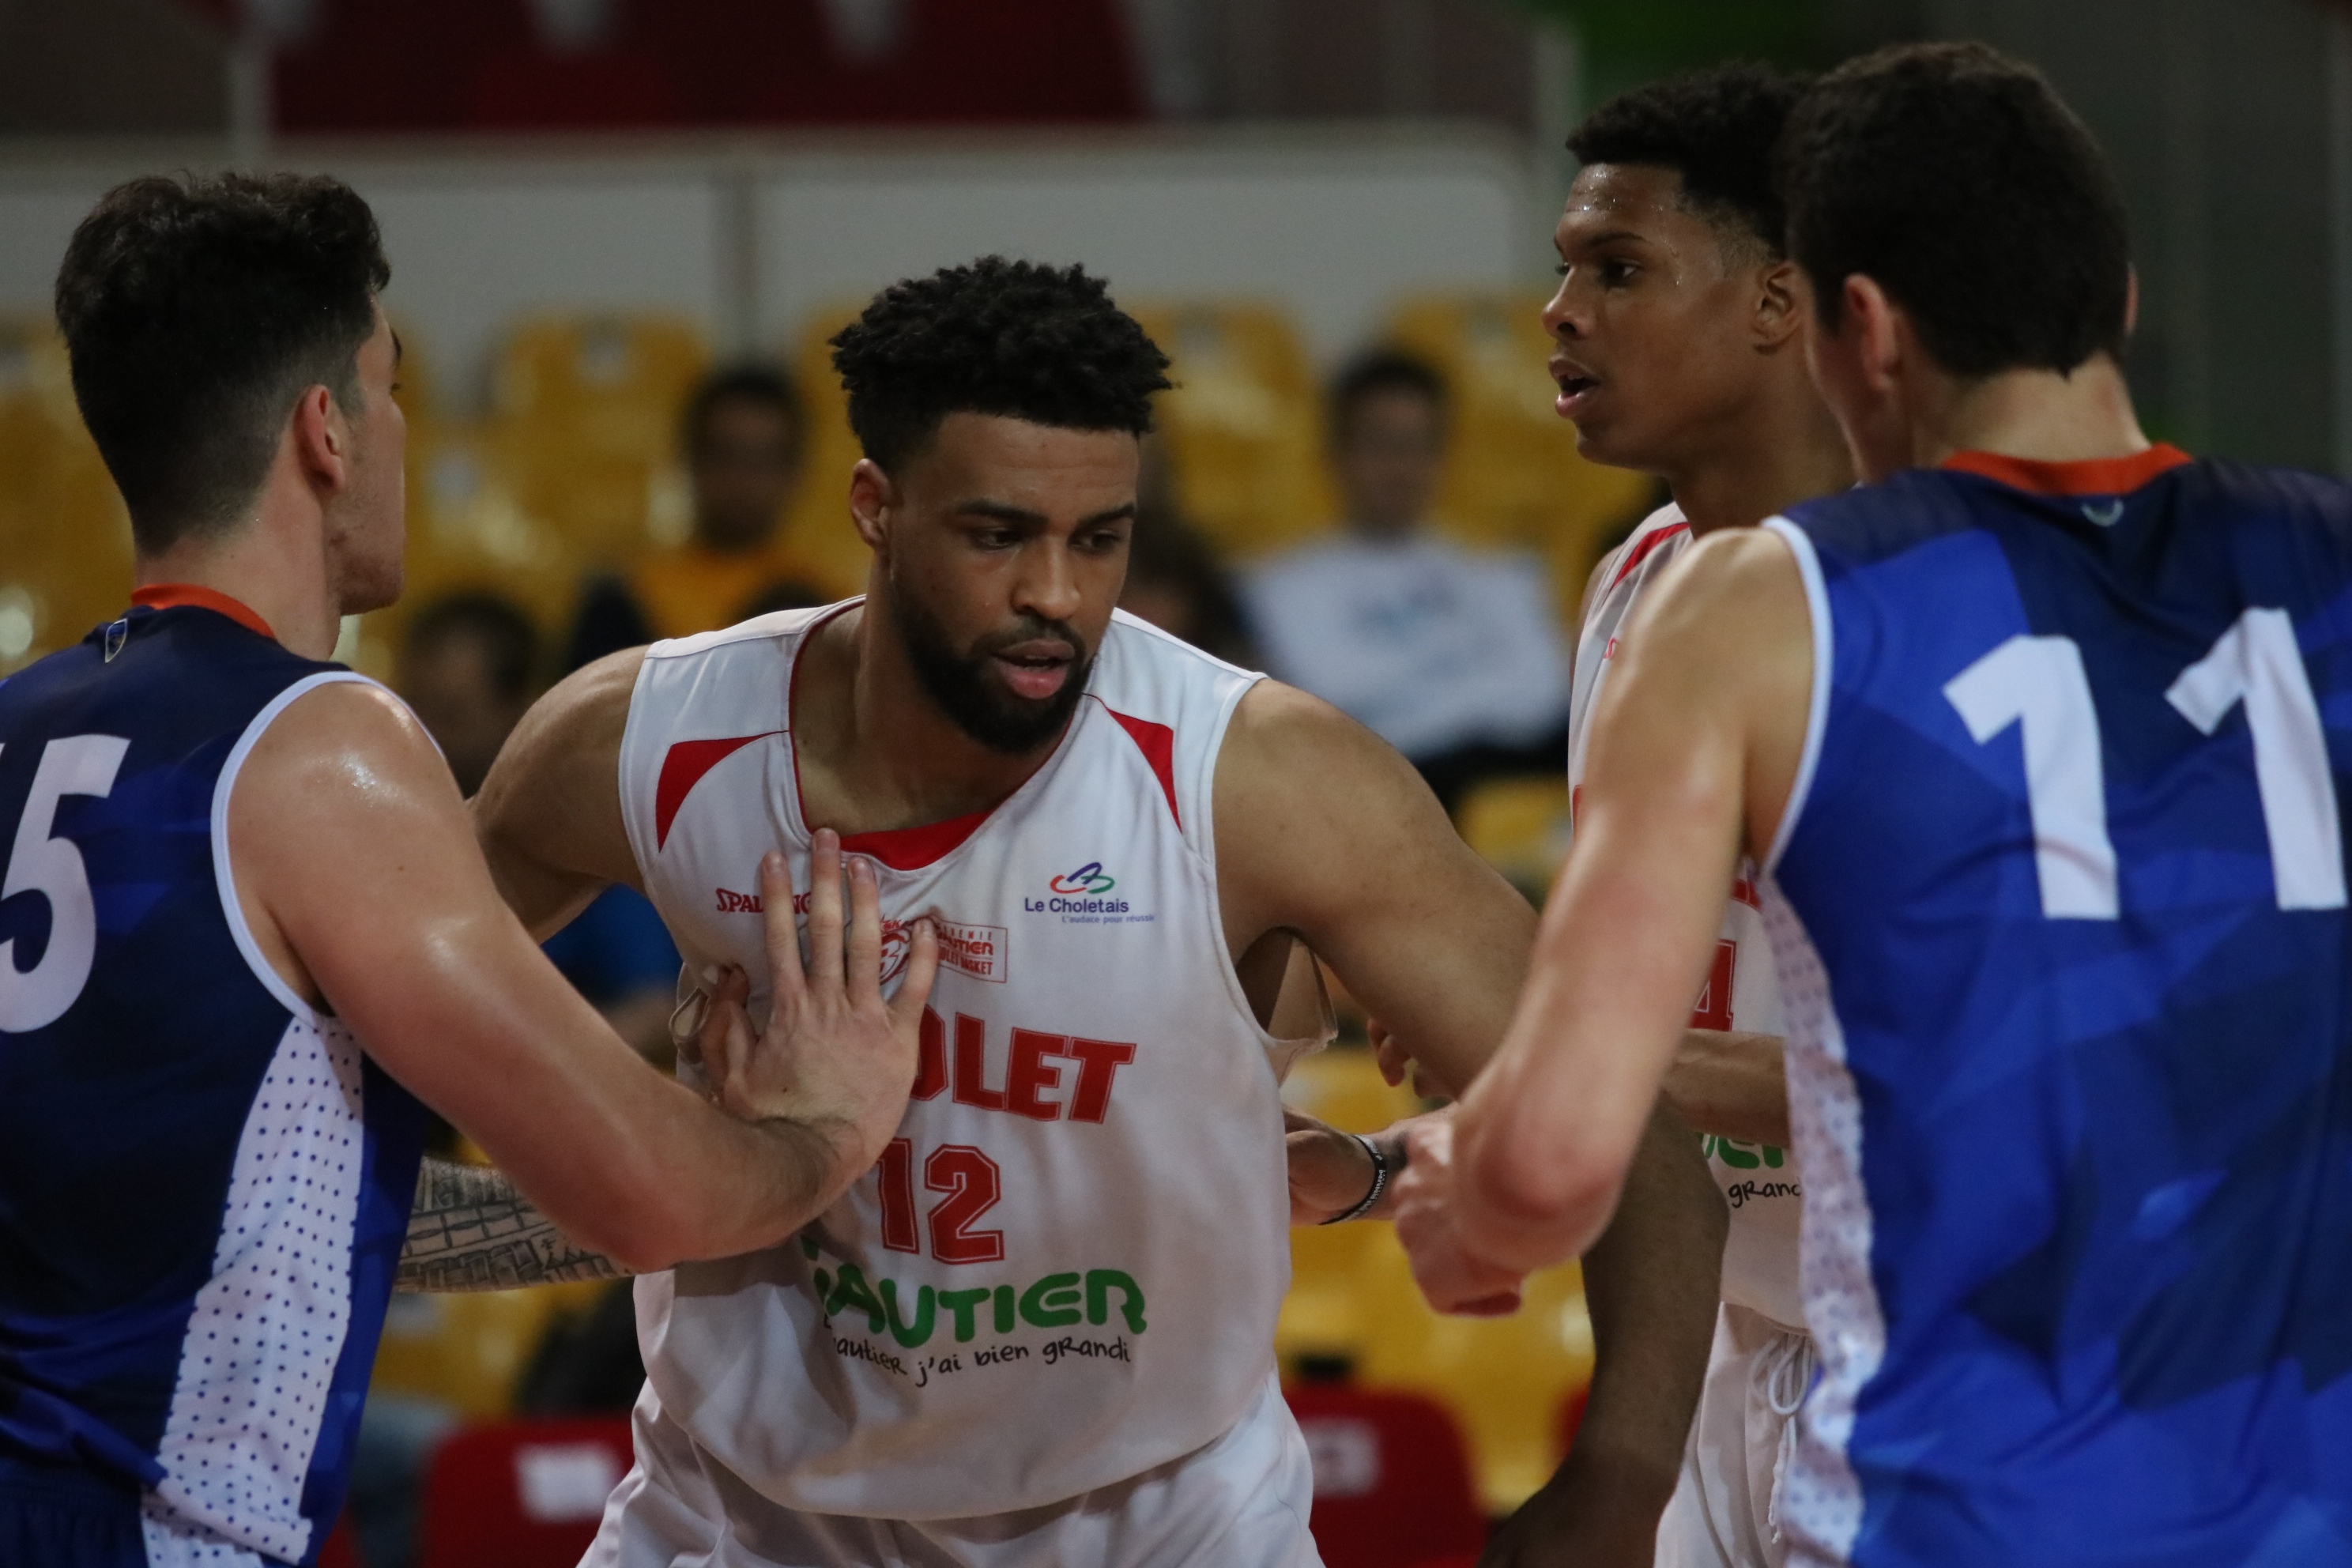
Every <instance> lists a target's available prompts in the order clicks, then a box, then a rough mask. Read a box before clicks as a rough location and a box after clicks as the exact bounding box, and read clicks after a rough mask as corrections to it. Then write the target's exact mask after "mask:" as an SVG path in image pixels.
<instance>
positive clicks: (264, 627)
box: [131, 583, 278, 642]
mask: <svg viewBox="0 0 2352 1568" xmlns="http://www.w3.org/2000/svg"><path fill="white" fill-rule="evenodd" d="M131 603H132V604H134V605H139V606H140V607H141V608H142V609H148V610H173V609H178V608H180V607H181V606H182V605H191V606H193V607H194V608H196V609H199V610H210V611H212V612H213V613H214V614H215V615H221V616H227V617H228V618H229V619H230V620H232V621H235V622H236V624H237V625H238V626H243V627H244V628H245V629H246V630H247V631H249V632H259V633H260V634H261V635H262V636H263V637H268V639H269V640H270V641H271V642H276V641H277V640H278V634H277V633H276V632H273V631H271V630H270V629H269V623H268V621H265V620H263V619H262V618H261V617H260V616H257V615H256V614H254V613H253V610H252V608H251V607H250V606H248V605H246V604H245V603H244V602H243V601H241V600H237V599H232V598H230V597H229V596H228V595H226V594H224V593H222V592H220V591H219V590H218V589H216V588H207V587H205V586H203V585H202V584H195V583H150V584H147V586H145V587H144V588H137V589H133V590H132V591H131Z"/></svg>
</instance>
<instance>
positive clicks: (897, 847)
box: [784, 598, 1069, 871]
mask: <svg viewBox="0 0 2352 1568" xmlns="http://www.w3.org/2000/svg"><path fill="white" fill-rule="evenodd" d="M865 602H866V601H865V600H864V599H862V598H857V599H848V600H845V601H843V602H842V603H841V604H839V605H835V606H834V608H833V609H832V611H831V612H830V613H828V614H826V615H823V616H818V617H817V618H816V619H815V620H814V621H812V622H811V623H810V624H809V626H808V627H807V629H806V630H804V631H803V632H802V633H801V640H800V641H799V643H798V644H796V645H795V646H794V647H793V667H792V668H791V669H790V670H789V671H787V672H786V673H785V676H784V722H785V724H786V725H787V726H790V725H791V723H792V722H793V713H794V712H795V711H797V710H799V708H800V700H801V655H803V654H804V653H806V652H807V651H808V646H809V644H810V643H812V642H814V640H815V639H816V634H817V632H818V631H819V630H820V629H821V628H823V627H824V626H825V625H827V624H828V623H829V622H831V621H832V620H833V619H834V617H835V616H841V615H845V614H846V613H848V612H849V611H851V610H854V609H856V607H857V606H858V605H862V604H864V603H865ZM1068 736H1069V730H1068V728H1067V726H1065V727H1064V729H1063V731H1062V738H1063V739H1065V740H1066V739H1067V738H1068ZM1061 745H1062V742H1061V741H1060V740H1057V741H1055V742H1054V751H1053V752H1046V753H1045V757H1044V758H1041V759H1040V760H1039V762H1038V764H1037V765H1038V767H1044V766H1045V763H1047V762H1050V761H1051V760H1052V759H1053V756H1054V752H1058V751H1060V750H1061ZM792 758H793V813H794V815H795V816H798V817H799V818H800V819H801V832H802V833H803V836H810V835H809V826H808V813H807V811H806V810H804V809H803V807H802V805H801V802H802V801H803V799H804V798H805V797H804V796H803V795H802V793H801V749H800V745H799V743H798V742H794V743H793V749H792ZM1036 776H1037V775H1036V772H1035V770H1034V769H1032V770H1031V772H1030V774H1029V777H1030V778H1034V777H1036ZM1028 782H1029V779H1025V778H1024V779H1023V780H1022V781H1021V784H1015V785H1013V788H1012V789H1011V790H1010V791H1008V792H1007V793H1006V795H1005V796H1004V799H1005V800H1011V799H1012V798H1013V795H1018V794H1019V793H1020V792H1021V787H1022V784H1027V783H1028ZM1003 804H1004V801H999V802H997V805H1003ZM995 810H996V806H994V805H992V806H990V807H989V808H988V809H987V810H986V811H975V812H972V813H971V814H970V815H969V816H950V817H949V818H948V819H947V820H946V821H944V822H926V823H922V824H920V825H919V826H914V827H885V828H879V829H877V830H876V831H874V832H871V833H849V834H844V835H843V836H842V840H841V847H842V852H843V853H845V854H848V855H870V856H872V857H873V858H875V859H877V860H879V861H881V862H882V864H884V865H885V866H887V867H889V868H890V869H892V870H893V871H919V870H921V869H922V868H924V867H926V866H928V865H929V864H930V863H931V862H933V861H934V860H941V859H944V858H947V857H948V856H950V855H951V854H953V853H954V852H955V851H956V849H957V848H959V847H961V845H962V843H963V841H964V840H965V839H967V838H969V837H971V836H972V835H973V834H974V833H976V832H978V831H979V830H980V825H981V824H982V823H983V822H986V821H987V820H988V819H989V817H990V816H992V815H993V814H994V812H995Z"/></svg>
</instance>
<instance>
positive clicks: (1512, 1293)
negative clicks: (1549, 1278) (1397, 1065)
mask: <svg viewBox="0 0 2352 1568" xmlns="http://www.w3.org/2000/svg"><path fill="white" fill-rule="evenodd" d="M1404 1127H1405V1147H1406V1150H1407V1158H1406V1162H1405V1169H1404V1173H1403V1174H1402V1176H1400V1177H1398V1178H1397V1188H1396V1234H1397V1240H1398V1241H1400V1242H1402V1244H1403V1246H1404V1250H1405V1257H1406V1258H1408V1259H1409V1260H1410V1261H1411V1262H1412V1278H1413V1282H1414V1283H1415V1284H1417V1285H1419V1286H1420V1287H1421V1293H1422V1294H1423V1296H1425V1297H1427V1298H1428V1299H1429V1304H1430V1305H1431V1306H1432V1307H1434V1308H1435V1309H1437V1310H1439V1311H1441V1312H1452V1313H1455V1314H1458V1315H1460V1316H1463V1317H1470V1318H1498V1317H1507V1316H1508V1315H1509V1314H1511V1313H1513V1312H1516V1311H1517V1310H1519V1287H1520V1285H1521V1284H1522V1283H1523V1281H1524V1280H1525V1279H1526V1276H1524V1275H1521V1274H1516V1273H1513V1272H1511V1271H1510V1270H1508V1269H1505V1268H1496V1266H1495V1265H1493V1264H1491V1263H1488V1262H1486V1261H1485V1260H1484V1259H1482V1258H1474V1257H1473V1256H1471V1254H1470V1253H1469V1252H1468V1251H1467V1250H1465V1248H1464V1247H1463V1245H1462V1237H1461V1232H1460V1231H1459V1230H1458V1229H1457V1228H1456V1227H1455V1226H1454V1116H1453V1113H1452V1112H1451V1111H1450V1110H1441V1111H1435V1112H1433V1113H1432V1114H1430V1115H1427V1116H1417V1117H1415V1118H1413V1119H1412V1121H1408V1122H1406V1123H1404Z"/></svg>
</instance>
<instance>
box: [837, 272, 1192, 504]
mask: <svg viewBox="0 0 2352 1568" xmlns="http://www.w3.org/2000/svg"><path fill="white" fill-rule="evenodd" d="M833 363H834V368H835V369H836V370H838V371H839V372H840V373H841V381H842V384H843V385H844V386H845V387H846V388H847V389H848V392H849V426H850V428H851V429H852V430H855V431H856V433H857V442H858V445H859V446H860V447H864V448H865V451H866V456H867V457H868V458H872V459H873V460H874V461H875V462H876V463H877V464H879V465H880V466H881V467H882V468H886V469H890V468H897V467H898V465H899V464H901V463H903V462H904V461H906V459H907V458H909V457H911V456H913V455H914V454H915V453H917V452H918V451H919V450H921V449H922V448H923V447H925V446H926V445H928V444H929V441H930V439H931V437H933V436H934V435H936V434H937V433H938V431H939V427H940V421H941V420H942V419H945V418H946V417H947V416H949V415H950V414H994V415H1001V416H1004V417H1007V418H1012V419H1025V420H1028V421H1030V422H1032V423H1033V424H1038V425H1051V426H1058V427H1060V428H1062V429H1066V430H1125V431H1127V432H1129V433H1130V434H1132V435H1135V436H1141V435H1143V434H1144V433H1146V432H1147V431H1149V430H1150V428H1151V395H1152V394H1153V393H1155V392H1162V391H1165V390H1166V389H1167V387H1168V384H1169V382H1168V374H1167V372H1168V356H1167V355H1166V354H1164V353H1160V346H1159V345H1158V344H1157V343H1155V342H1152V341H1151V338H1150V334H1149V333H1147V332H1145V331H1144V330H1143V328H1142V327H1141V326H1140V325H1139V323H1138V322H1137V321H1136V320H1135V318H1133V317H1132V316H1129V315H1128V314H1127V313H1126V312H1125V311H1123V310H1120V309H1119V308H1118V306H1117V305H1115V304H1113V303H1112V302H1111V298H1110V293H1109V290H1108V289H1106V288H1105V287H1104V286H1103V281H1102V279H1099V278H1095V277H1091V276H1089V275H1088V274H1087V270H1086V269H1085V268H1082V267H1061V268H1057V267H1046V266H1041V265H1039V264H1038V263H1036V262H1032V261H1007V260H1006V259H1005V258H1003V257H1002V256H985V257H982V258H980V259H979V260H978V261H975V262H973V263H971V265H970V266H968V267H949V268H941V269H940V271H937V272H934V273H932V274H931V275H930V276H929V277H928V278H910V279H905V280H903V281H901V282H898V283H893V284H892V285H890V287H889V288H887V289H884V290H882V292H881V293H879V294H877V295H876V296H875V298H874V301H873V303H872V304H870V305H868V306H866V313H865V314H864V315H862V316H860V317H858V318H857V320H856V321H853V322H851V323H850V324H849V325H848V326H846V327H845V328H843V329H842V330H841V331H839V332H838V333H836V334H835V337H834V339H833Z"/></svg>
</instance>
